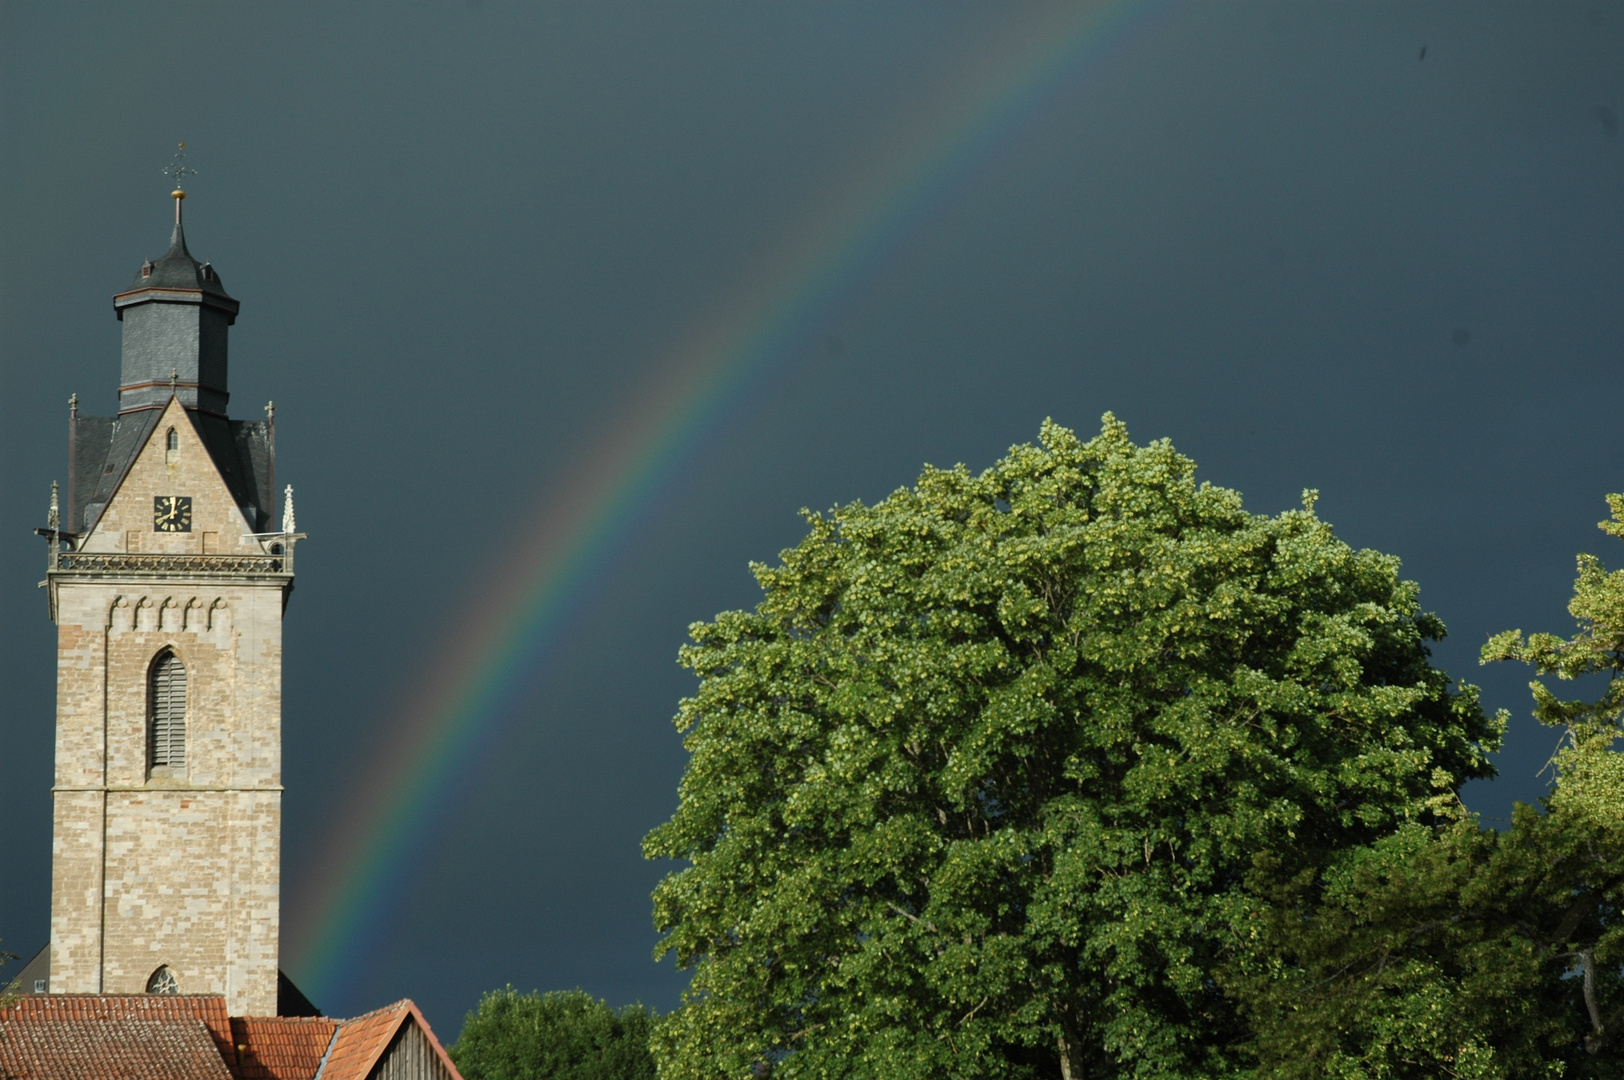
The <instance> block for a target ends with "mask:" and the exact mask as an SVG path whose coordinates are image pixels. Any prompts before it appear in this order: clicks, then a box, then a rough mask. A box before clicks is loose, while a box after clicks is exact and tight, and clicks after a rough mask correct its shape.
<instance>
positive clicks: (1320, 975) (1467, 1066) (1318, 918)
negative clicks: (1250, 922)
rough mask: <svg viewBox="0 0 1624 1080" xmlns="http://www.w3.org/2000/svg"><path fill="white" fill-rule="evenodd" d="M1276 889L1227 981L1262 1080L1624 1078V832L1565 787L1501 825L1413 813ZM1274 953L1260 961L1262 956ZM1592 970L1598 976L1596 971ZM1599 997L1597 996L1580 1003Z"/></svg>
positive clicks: (1519, 811)
mask: <svg viewBox="0 0 1624 1080" xmlns="http://www.w3.org/2000/svg"><path fill="white" fill-rule="evenodd" d="M1295 884H1296V886H1297V888H1295V889H1289V888H1288V889H1282V890H1280V891H1279V892H1278V893H1277V894H1276V896H1275V900H1276V906H1275V908H1274V909H1273V910H1272V911H1270V912H1269V913H1268V914H1266V915H1264V916H1262V917H1261V918H1260V920H1259V922H1260V927H1259V931H1258V934H1259V940H1260V942H1262V947H1260V948H1256V949H1254V950H1253V951H1252V952H1251V953H1250V954H1249V958H1252V959H1253V960H1254V963H1253V966H1252V967H1251V970H1250V971H1248V972H1247V974H1245V975H1243V976H1240V977H1232V978H1231V979H1230V980H1228V981H1229V985H1230V989H1231V990H1232V992H1234V993H1235V994H1236V996H1237V997H1239V998H1240V999H1241V1000H1243V1001H1244V1002H1245V1003H1246V1004H1247V1006H1248V1011H1249V1013H1250V1017H1251V1020H1252V1023H1253V1026H1254V1029H1255V1031H1256V1042H1255V1044H1254V1049H1255V1051H1256V1053H1257V1055H1258V1058H1259V1062H1260V1065H1261V1068H1260V1069H1259V1075H1260V1076H1267V1077H1278V1078H1282V1080H1287V1078H1299V1077H1301V1078H1307V1077H1347V1078H1355V1077H1357V1078H1361V1080H1363V1078H1372V1080H1374V1078H1378V1077H1380V1078H1389V1077H1391V1078H1410V1077H1414V1078H1417V1080H1419V1078H1423V1077H1435V1076H1451V1077H1467V1078H1472V1080H1490V1078H1507V1080H1513V1078H1524V1077H1557V1076H1567V1077H1582V1076H1607V1077H1611V1076H1618V1075H1620V1072H1619V1067H1618V1061H1619V1059H1618V1057H1617V1054H1616V1051H1617V1049H1618V1048H1617V1047H1616V1046H1613V1045H1610V1044H1609V1043H1608V1042H1607V1039H1606V1038H1605V1037H1604V1036H1603V1035H1602V1032H1601V1030H1600V1029H1599V1028H1596V1029H1593V1027H1592V1024H1591V1022H1590V1020H1589V1017H1590V1013H1591V1007H1592V1006H1593V1007H1594V1009H1595V1012H1596V1015H1597V1016H1598V1017H1601V1018H1604V1019H1603V1020H1602V1023H1603V1024H1605V1025H1615V1024H1617V1023H1618V1022H1619V1020H1620V1019H1624V981H1621V979H1620V968H1619V965H1620V963H1621V962H1624V955H1621V952H1620V944H1621V943H1620V941H1619V934H1618V914H1619V905H1620V901H1621V899H1624V830H1621V829H1620V827H1619V826H1618V825H1614V826H1612V827H1611V828H1609V829H1597V828H1594V827H1592V826H1591V825H1590V824H1589V823H1587V822H1585V821H1583V820H1578V819H1575V817H1574V816H1573V815H1571V814H1568V813H1566V812H1565V808H1562V807H1560V805H1559V804H1558V803H1557V801H1556V800H1553V804H1552V809H1551V812H1550V813H1547V814H1541V813H1540V812H1539V811H1538V810H1536V809H1534V808H1533V807H1529V806H1518V807H1517V809H1516V812H1515V820H1514V823H1513V828H1512V829H1511V831H1510V832H1508V833H1504V834H1499V833H1495V832H1494V831H1492V830H1483V829H1480V828H1479V826H1478V824H1477V822H1476V820H1475V819H1472V818H1470V817H1464V818H1462V819H1461V820H1459V821H1456V822H1454V823H1451V824H1448V825H1445V826H1440V827H1437V828H1428V827H1426V826H1424V825H1420V824H1413V825H1406V826H1403V827H1401V828H1400V829H1399V830H1398V831H1397V832H1396V833H1395V834H1394V835H1392V836H1389V837H1386V838H1383V839H1382V840H1380V841H1377V842H1376V843H1375V844H1372V845H1370V846H1369V847H1367V848H1363V849H1360V850H1357V851H1355V852H1353V853H1350V855H1349V856H1348V857H1346V858H1345V859H1343V860H1341V861H1340V862H1339V864H1338V865H1337V866H1336V867H1335V868H1333V869H1332V870H1331V871H1330V872H1329V873H1327V874H1326V875H1324V882H1323V890H1322V891H1321V890H1318V889H1315V888H1313V887H1311V886H1312V885H1314V884H1318V883H1312V882H1310V881H1308V880H1306V877H1305V878H1304V879H1300V880H1299V881H1298V882H1296V883H1295ZM1260 957H1269V960H1268V961H1267V962H1264V963H1256V962H1255V961H1256V958H1260ZM1587 976H1588V977H1587ZM1587 994H1588V996H1589V999H1590V1000H1589V1001H1587V1000H1586V998H1587Z"/></svg>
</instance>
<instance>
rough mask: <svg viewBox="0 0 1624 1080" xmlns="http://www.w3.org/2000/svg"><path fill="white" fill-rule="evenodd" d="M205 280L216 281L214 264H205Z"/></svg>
mask: <svg viewBox="0 0 1624 1080" xmlns="http://www.w3.org/2000/svg"><path fill="white" fill-rule="evenodd" d="M203 280H204V281H213V280H214V266H213V265H212V264H210V263H204V264H203Z"/></svg>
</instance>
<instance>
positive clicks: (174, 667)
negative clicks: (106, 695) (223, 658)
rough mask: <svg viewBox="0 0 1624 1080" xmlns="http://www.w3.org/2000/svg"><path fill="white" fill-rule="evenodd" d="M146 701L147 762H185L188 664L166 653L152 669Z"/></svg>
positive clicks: (182, 763) (167, 763) (170, 653)
mask: <svg viewBox="0 0 1624 1080" xmlns="http://www.w3.org/2000/svg"><path fill="white" fill-rule="evenodd" d="M147 700H148V702H149V706H148V730H149V732H150V735H149V742H148V759H149V761H150V763H151V764H152V765H154V766H157V765H170V766H177V765H184V764H185V763H186V665H184V664H182V663H181V662H180V657H178V656H176V655H175V654H174V653H172V652H165V653H164V654H163V655H162V656H160V657H159V658H158V662H157V663H155V664H154V665H153V666H152V675H151V677H150V679H149V686H148V693H147Z"/></svg>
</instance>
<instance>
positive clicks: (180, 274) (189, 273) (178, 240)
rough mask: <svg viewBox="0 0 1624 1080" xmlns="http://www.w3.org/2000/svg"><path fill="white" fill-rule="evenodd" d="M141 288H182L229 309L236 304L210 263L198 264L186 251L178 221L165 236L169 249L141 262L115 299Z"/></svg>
mask: <svg viewBox="0 0 1624 1080" xmlns="http://www.w3.org/2000/svg"><path fill="white" fill-rule="evenodd" d="M144 289H185V290H188V291H192V290H195V291H197V292H203V293H208V294H209V295H210V296H211V297H214V298H218V299H220V300H224V301H228V302H229V303H230V304H231V305H232V307H233V309H235V306H236V304H237V301H235V300H233V299H232V298H231V297H230V296H229V295H227V293H226V288H225V285H224V283H223V282H221V280H220V275H219V274H217V273H215V271H214V267H213V265H211V264H210V263H200V262H198V261H197V260H196V259H194V258H193V257H192V253H191V252H190V251H188V250H186V230H185V229H184V228H182V226H181V223H180V222H178V221H177V222H175V229H174V231H173V232H171V233H170V234H169V250H168V251H165V252H164V253H163V254H162V255H160V256H158V258H157V259H156V260H154V261H149V262H144V263H142V264H141V268H140V269H139V270H137V271H136V272H135V277H134V278H132V279H131V281H130V285H129V288H127V289H125V290H124V291H123V292H121V293H119V294H118V296H117V297H116V298H115V302H116V301H117V300H120V299H123V298H125V297H128V296H129V295H130V294H131V293H137V292H140V291H142V290H144Z"/></svg>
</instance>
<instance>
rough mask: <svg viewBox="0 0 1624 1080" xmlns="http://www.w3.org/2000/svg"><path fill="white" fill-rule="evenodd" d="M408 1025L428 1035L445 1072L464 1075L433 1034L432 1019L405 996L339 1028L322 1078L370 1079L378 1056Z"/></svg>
mask: <svg viewBox="0 0 1624 1080" xmlns="http://www.w3.org/2000/svg"><path fill="white" fill-rule="evenodd" d="M408 1024H416V1025H417V1026H418V1027H419V1028H420V1029H422V1032H423V1034H424V1035H426V1036H427V1037H428V1044H429V1046H430V1048H431V1049H432V1050H433V1052H434V1055H435V1056H436V1057H437V1058H438V1059H439V1061H440V1064H442V1065H443V1066H445V1070H446V1075H448V1076H450V1077H453V1078H456V1077H459V1076H460V1075H461V1074H460V1073H458V1072H457V1066H456V1065H454V1064H452V1061H451V1058H450V1057H448V1056H447V1055H446V1052H445V1048H444V1047H442V1046H441V1045H440V1040H439V1039H436V1038H435V1037H434V1031H433V1030H432V1029H431V1028H430V1027H429V1022H428V1021H427V1020H425V1019H423V1014H422V1013H421V1012H419V1011H418V1009H417V1006H416V1005H414V1004H412V1002H411V1001H410V1000H408V999H402V1000H400V1001H397V1002H395V1003H394V1004H393V1005H387V1006H385V1007H384V1008H381V1009H375V1010H373V1011H372V1012H369V1013H364V1014H362V1015H361V1016H357V1017H356V1018H355V1019H353V1020H346V1021H344V1022H343V1026H341V1027H340V1028H339V1029H338V1038H337V1039H336V1040H334V1042H333V1049H332V1052H331V1053H329V1054H328V1055H327V1064H326V1065H325V1066H324V1067H323V1068H322V1070H321V1073H320V1074H319V1080H367V1078H368V1077H369V1076H370V1075H371V1073H372V1069H373V1067H374V1066H376V1065H377V1064H378V1059H379V1058H381V1057H383V1055H384V1051H386V1050H388V1049H389V1046H390V1044H391V1043H393V1042H394V1040H395V1036H396V1035H398V1034H399V1033H400V1031H401V1029H402V1028H403V1027H405V1026H406V1025H408Z"/></svg>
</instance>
